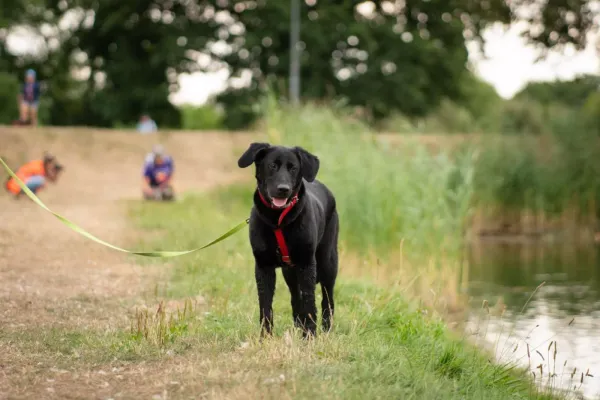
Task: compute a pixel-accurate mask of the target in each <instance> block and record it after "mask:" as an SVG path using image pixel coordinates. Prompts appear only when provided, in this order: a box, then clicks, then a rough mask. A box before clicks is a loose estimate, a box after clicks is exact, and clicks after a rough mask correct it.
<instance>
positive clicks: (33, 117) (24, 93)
mask: <svg viewBox="0 0 600 400" xmlns="http://www.w3.org/2000/svg"><path fill="white" fill-rule="evenodd" d="M40 96H41V86H40V83H39V82H38V81H37V80H36V72H35V71H34V70H33V69H28V70H27V72H26V73H25V83H24V84H23V86H22V88H21V93H19V123H20V124H22V125H26V124H31V125H34V126H35V125H37V124H38V107H39V105H40Z"/></svg>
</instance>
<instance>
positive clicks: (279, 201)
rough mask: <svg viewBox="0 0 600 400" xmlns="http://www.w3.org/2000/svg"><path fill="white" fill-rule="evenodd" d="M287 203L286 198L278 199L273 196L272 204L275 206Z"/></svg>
mask: <svg viewBox="0 0 600 400" xmlns="http://www.w3.org/2000/svg"><path fill="white" fill-rule="evenodd" d="M286 204H287V199H278V198H276V197H273V205H274V206H275V207H283V206H285V205H286Z"/></svg>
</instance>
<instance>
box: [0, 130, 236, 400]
mask: <svg viewBox="0 0 600 400" xmlns="http://www.w3.org/2000/svg"><path fill="white" fill-rule="evenodd" d="M158 141H159V142H161V143H163V144H164V145H165V147H166V149H167V151H168V152H169V153H170V154H172V155H173V156H174V158H175V161H176V177H175V184H176V188H177V190H178V191H184V190H205V189H208V188H211V187H214V186H216V185H221V184H223V185H224V184H230V183H231V182H233V181H234V180H236V179H238V178H239V177H240V176H241V174H239V172H238V170H237V167H236V164H235V158H234V149H237V148H238V147H239V148H240V149H241V148H243V146H244V145H245V144H246V143H247V141H248V136H247V135H228V134H223V133H202V134H197V133H177V134H172V135H168V134H167V135H162V134H161V135H160V136H158V135H153V136H140V135H137V134H133V133H122V132H120V133H119V132H112V131H91V130H59V129H51V130H47V129H39V130H37V131H29V130H23V129H9V128H0V155H1V156H3V157H4V158H5V159H7V160H8V162H9V163H10V164H11V166H17V165H18V164H20V163H22V162H23V161H26V160H27V159H31V158H35V157H39V156H40V155H41V154H42V152H43V151H44V150H49V151H51V152H52V153H53V154H55V155H56V156H57V157H58V158H59V159H60V160H61V162H62V163H63V164H64V165H65V167H66V169H65V174H64V176H63V177H62V179H61V181H60V182H59V184H58V185H56V186H51V187H49V188H48V189H47V190H45V191H44V192H42V194H41V198H42V200H43V201H44V202H46V204H48V205H49V207H50V208H52V209H54V210H55V211H57V212H59V213H61V214H63V215H65V216H67V217H68V218H70V219H72V220H73V221H74V222H76V223H78V224H80V225H81V226H82V227H84V228H85V229H87V230H89V231H90V232H92V233H94V234H96V235H97V236H99V237H100V238H102V239H105V240H107V241H109V242H112V243H115V244H121V245H123V246H128V245H131V244H132V242H133V241H134V240H135V237H136V235H138V234H139V232H134V231H133V230H132V228H131V227H128V226H127V223H126V219H125V212H126V207H125V204H124V200H125V201H127V200H128V199H137V198H139V187H140V170H141V162H142V160H143V158H144V156H145V154H146V153H147V152H148V151H149V149H150V148H151V146H152V144H154V143H156V142H158ZM0 221H1V223H0V304H1V305H2V307H0V399H1V398H5V397H3V396H8V397H6V398H40V397H37V396H39V395H40V393H44V397H46V396H51V397H54V396H53V394H54V395H56V394H57V393H54V392H53V391H50V390H48V391H44V390H46V389H47V387H45V386H47V385H45V386H44V385H42V386H44V388H42V387H41V386H39V384H43V383H44V382H41V383H40V382H38V381H37V380H36V379H35V378H34V377H35V376H36V374H38V373H39V372H40V365H39V364H40V360H39V359H37V358H36V357H35V354H22V352H21V351H20V350H19V348H18V346H13V345H12V344H11V341H10V340H2V335H3V334H4V335H5V337H10V335H13V336H14V335H15V334H17V335H20V334H27V333H28V332H35V330H36V329H38V328H40V327H43V328H44V329H46V330H48V329H60V328H69V329H72V328H77V329H111V328H113V329H114V328H115V327H119V326H123V325H124V324H129V319H128V314H127V312H126V311H127V310H129V309H130V308H131V306H132V304H134V303H135V302H140V300H141V299H143V298H144V296H145V295H146V294H147V293H149V292H152V291H153V289H154V287H155V286H156V284H157V283H158V282H160V281H161V280H163V279H166V278H167V275H168V273H169V271H168V268H165V267H164V266H163V267H161V268H160V269H159V268H158V267H153V266H148V265H146V266H140V265H136V264H135V263H134V260H133V258H131V257H128V256H127V255H125V254H121V253H117V252H114V251H111V250H108V249H105V248H103V247H102V246H99V245H97V244H95V243H93V242H91V241H89V240H87V239H85V238H83V237H81V236H79V235H78V234H76V233H74V232H73V231H71V230H70V229H68V228H67V227H65V226H64V225H62V224H61V223H60V222H58V221H57V220H56V219H55V218H54V217H53V216H51V215H50V214H48V213H46V212H44V211H43V210H41V209H40V208H39V207H37V206H36V205H35V204H34V203H32V202H31V201H29V200H28V199H26V198H23V199H21V200H18V201H17V200H15V199H13V198H10V197H9V196H7V195H6V193H5V192H4V191H2V193H1V194H0ZM3 359H4V360H3ZM45 367H48V368H51V366H47V365H46V366H45ZM42 369H43V368H42ZM40 376H41V375H40ZM40 391H41V392H40ZM65 393H68V391H67V392H65ZM88 393H89V394H90V395H91V394H92V393H94V392H93V390H92V392H89V391H88ZM73 395H74V394H73ZM84 397H85V396H84ZM93 397H94V398H95V397H96V396H93ZM57 398H65V397H60V396H59V397H57ZM72 398H81V397H78V396H77V395H74V397H72ZM86 398H91V397H86Z"/></svg>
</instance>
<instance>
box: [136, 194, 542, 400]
mask: <svg viewBox="0 0 600 400" xmlns="http://www.w3.org/2000/svg"><path fill="white" fill-rule="evenodd" d="M251 191H252V188H251V187H248V186H244V187H233V188H229V189H224V190H221V191H219V192H216V193H212V194H207V195H203V196H188V197H185V198H184V199H183V200H181V201H180V202H177V203H175V204H169V205H165V204H141V205H139V206H136V207H134V209H133V211H132V217H133V219H134V220H135V221H136V223H137V224H138V225H139V226H140V227H142V228H144V229H147V230H153V229H160V230H161V231H162V232H164V234H163V235H161V236H162V237H161V238H160V239H159V240H158V241H156V242H155V243H147V244H146V245H147V246H152V247H153V248H156V247H161V248H165V249H174V248H191V247H194V246H197V245H199V244H202V243H205V242H208V241H209V240H211V239H212V238H214V237H216V236H217V235H219V234H220V233H222V232H223V231H224V230H226V229H227V228H229V227H230V226H232V225H234V224H235V223H237V222H239V221H241V220H243V219H244V218H245V217H246V216H247V215H248V212H249V208H250V206H251V200H250V199H251ZM169 265H171V266H172V279H171V281H169V282H168V283H166V284H165V285H164V287H163V288H162V289H161V291H160V292H161V293H160V295H162V296H165V297H167V298H182V297H186V296H196V295H198V294H202V295H203V296H204V297H205V298H206V301H207V305H206V308H204V309H202V310H196V311H193V312H192V313H191V315H188V316H187V317H185V318H184V322H181V321H180V322H179V324H180V325H181V324H183V325H184V326H185V328H181V326H180V328H178V329H177V334H176V335H172V334H169V335H168V336H169V339H168V340H165V341H163V342H162V343H160V341H153V340H146V339H144V338H143V337H141V336H140V335H135V334H133V335H132V336H131V338H129V339H128V340H129V341H133V342H136V343H146V346H150V347H152V346H157V347H163V348H164V349H166V351H168V349H171V348H174V349H177V351H179V352H180V354H181V355H185V354H190V353H193V354H198V353H199V354H202V357H203V358H205V359H206V360H208V361H207V362H209V363H211V364H214V365H217V366H218V369H219V371H221V374H222V377H221V378H220V379H218V380H216V381H207V382H205V383H206V384H207V385H208V387H209V389H210V387H211V385H215V386H217V387H219V388H220V390H223V388H226V390H225V391H226V392H227V390H232V391H233V390H234V388H235V387H237V386H238V385H243V384H248V385H250V386H249V389H248V390H249V396H250V397H252V396H258V397H260V396H262V395H266V394H267V393H268V391H269V385H276V386H278V387H280V389H279V390H281V391H282V393H286V394H288V395H289V396H290V397H293V398H298V399H302V398H310V397H314V396H318V397H319V398H344V399H354V398H355V399H364V398H407V399H410V398H426V399H451V398H457V399H458V398H461V399H463V398H473V399H481V398H486V399H508V398H543V396H541V395H538V394H537V393H536V392H535V390H534V389H533V388H532V387H531V386H530V382H529V380H527V378H524V377H522V376H521V375H520V373H519V372H518V371H516V370H514V369H511V368H509V367H507V366H498V365H494V364H492V363H490V362H489V361H488V358H487V357H486V356H485V355H484V354H482V353H481V352H480V351H479V350H476V349H474V348H473V347H472V346H470V345H469V344H468V343H466V341H465V340H464V339H462V338H460V337H458V336H455V335H454V334H453V333H451V332H450V331H448V329H447V328H446V327H445V324H444V323H443V322H442V321H441V320H439V319H437V318H435V317H431V316H427V315H426V314H427V312H426V311H425V310H422V309H419V308H418V307H416V306H415V305H414V304H411V303H408V302H406V301H405V300H404V296H403V293H402V292H399V291H398V290H392V289H384V288H381V287H378V286H376V285H374V284H372V283H369V282H368V281H365V280H362V279H360V280H359V279H352V277H349V276H348V275H347V274H345V272H344V266H343V263H342V265H341V277H340V280H339V283H338V284H337V287H336V290H337V292H336V304H337V305H338V307H337V308H336V313H337V314H336V319H335V327H334V331H333V332H331V333H329V334H323V333H320V334H319V336H318V337H317V339H316V340H314V341H311V342H305V341H303V340H302V339H301V338H300V336H299V334H298V332H297V331H296V330H295V329H294V328H293V324H292V318H291V308H290V305H289V303H290V297H289V292H288V291H287V288H286V286H285V284H284V282H283V279H282V278H281V275H280V274H279V273H278V275H279V276H278V282H279V287H278V290H277V292H276V299H275V305H274V310H275V331H274V337H273V338H271V339H267V340H266V341H264V342H262V343H261V342H260V341H259V339H258V337H259V324H258V313H257V308H258V307H257V304H256V302H257V295H256V288H255V283H254V273H253V268H254V267H253V259H252V255H251V251H250V248H249V244H248V239H247V234H246V233H245V232H244V233H242V234H238V235H236V236H234V237H232V238H230V239H228V240H227V241H225V242H222V243H220V244H219V245H217V246H215V247H212V248H209V249H207V250H205V251H203V252H200V253H196V254H194V255H190V256H188V257H182V258H178V259H174V260H172V261H170V262H169ZM179 315H180V316H181V313H180V314H179ZM175 325H177V323H176V324H175ZM152 329H153V328H152V327H150V330H152ZM228 377H229V378H228ZM233 377H236V378H235V379H241V380H240V381H236V380H235V379H234V378H233ZM256 382H260V384H258V385H255V383H256Z"/></svg>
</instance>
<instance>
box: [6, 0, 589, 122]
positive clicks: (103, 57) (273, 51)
mask: <svg viewBox="0 0 600 400" xmlns="http://www.w3.org/2000/svg"><path fill="white" fill-rule="evenodd" d="M1 1H2V2H3V4H2V7H0V70H4V71H8V72H10V73H21V72H22V70H23V69H24V68H26V67H27V66H29V65H36V66H39V67H42V70H41V75H42V76H43V77H45V78H48V79H49V90H50V91H51V97H52V100H53V104H52V105H51V107H52V108H53V110H54V112H52V113H51V115H52V119H53V122H54V123H69V124H70V123H87V124H93V125H104V126H110V125H112V124H113V123H115V122H121V123H125V124H129V123H132V122H134V121H135V120H136V119H137V117H138V115H139V114H140V113H142V112H149V113H151V114H152V115H153V117H154V118H155V119H156V120H157V122H158V123H159V124H161V125H163V126H164V125H173V126H177V125H179V120H180V117H179V113H178V111H177V110H175V109H174V108H173V107H172V106H171V105H170V103H169V102H168V95H169V93H171V92H172V91H174V90H176V89H177V76H178V74H180V73H182V72H194V71H205V70H211V69H214V68H221V67H227V68H228V69H229V71H230V73H231V77H232V82H233V80H235V79H237V78H240V77H242V76H247V77H249V81H250V82H249V86H246V87H243V86H240V85H233V86H231V87H230V89H229V90H228V91H227V92H226V93H224V94H223V95H222V96H220V97H219V99H218V100H219V101H220V102H221V103H223V104H225V105H226V106H227V111H228V122H229V123H230V125H245V124H247V123H248V122H249V121H251V120H252V119H253V118H255V117H256V113H257V108H256V107H255V104H256V103H257V101H258V99H259V98H260V96H261V94H262V93H263V92H264V88H265V87H266V85H265V84H266V83H270V84H271V87H272V88H274V89H275V90H276V91H278V92H279V93H280V94H282V95H285V94H286V88H287V82H286V81H287V73H288V64H289V49H288V46H289V13H290V9H289V8H290V7H289V1H288V0H285V1H283V0H282V1H267V0H244V1H241V0H202V1H200V0H139V1H136V2H122V1H118V0H103V1H97V0H33V1H29V2H27V3H25V2H24V1H23V0H1ZM301 2H302V37H301V39H302V43H301V45H302V68H301V77H302V96H303V98H304V99H305V100H315V99H317V100H322V99H343V100H344V101H347V102H348V103H349V104H351V105H355V106H361V107H364V108H365V109H366V110H367V111H368V113H367V114H370V115H371V116H372V117H373V118H375V119H377V118H383V117H385V116H386V115H388V114H389V113H390V112H391V111H399V112H402V113H404V114H407V115H409V116H422V115H424V114H426V113H427V112H428V111H429V110H432V109H434V108H435V107H436V106H437V105H438V104H440V102H441V101H442V100H443V99H450V100H457V99H458V100H460V99H461V96H463V97H464V90H463V88H461V83H460V82H461V80H462V79H463V78H464V77H465V76H468V74H467V73H466V71H467V70H466V68H465V66H466V60H467V51H466V46H465V41H466V40H481V32H482V31H483V29H484V28H485V27H486V26H487V25H488V24H489V23H492V22H496V21H500V22H502V23H508V22H510V21H523V20H525V21H530V22H531V23H532V25H531V26H530V28H529V29H528V30H527V32H525V34H526V35H527V36H528V38H529V39H530V40H531V41H533V42H535V43H538V44H539V45H540V46H541V47H543V48H561V46H566V45H567V44H569V43H572V44H573V45H575V46H577V47H581V46H583V45H584V44H585V40H586V33H588V32H590V31H593V30H594V29H595V27H594V25H593V23H592V21H593V16H594V14H593V12H592V11H593V7H592V5H593V2H592V1H591V0H589V1H584V0H511V1H510V2H509V3H507V2H506V1H505V0H482V1H475V0H406V1H378V2H372V1H352V0H331V1H317V0H301ZM507 4H510V7H509V6H508V5H507ZM69 21H70V22H71V23H70V24H66V22H69ZM19 25H21V26H29V27H31V28H33V29H36V30H37V31H38V32H39V33H40V36H41V37H42V38H43V40H44V41H45V43H46V46H45V47H44V49H43V51H40V54H36V55H35V57H33V58H31V57H23V56H15V55H12V54H8V53H7V52H6V48H5V45H6V43H5V37H6V29H11V28H14V27H15V26H19ZM65 25H67V27H65ZM48 26H50V27H51V28H52V29H50V30H49V29H42V28H47V27H48ZM3 29H4V30H3ZM48 32H50V33H48ZM57 44H58V45H57ZM199 61H201V62H200V63H199ZM73 72H76V75H74V74H73ZM467 79H468V78H467ZM463 86H464V85H463ZM235 121H237V122H235ZM234 122H235V123H234Z"/></svg>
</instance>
